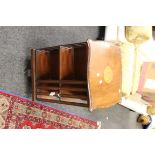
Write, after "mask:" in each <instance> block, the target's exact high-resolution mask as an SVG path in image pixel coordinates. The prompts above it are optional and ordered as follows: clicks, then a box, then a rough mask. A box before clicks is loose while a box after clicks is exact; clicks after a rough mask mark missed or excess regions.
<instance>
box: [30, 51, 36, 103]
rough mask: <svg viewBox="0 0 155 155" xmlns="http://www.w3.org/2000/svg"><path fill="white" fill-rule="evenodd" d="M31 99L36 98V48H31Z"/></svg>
mask: <svg viewBox="0 0 155 155" xmlns="http://www.w3.org/2000/svg"><path fill="white" fill-rule="evenodd" d="M31 78H32V100H33V101H35V100H36V50H35V49H31Z"/></svg>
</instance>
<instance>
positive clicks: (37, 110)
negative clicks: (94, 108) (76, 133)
mask: <svg viewBox="0 0 155 155" xmlns="http://www.w3.org/2000/svg"><path fill="white" fill-rule="evenodd" d="M0 128H1V129H2V128H4V129H38V128H41V129H96V128H100V123H98V122H94V121H91V120H88V119H85V118H82V117H79V116H76V115H73V114H69V113H66V112H63V111H60V110H56V109H54V108H51V107H49V106H45V105H43V104H41V103H37V102H33V101H31V100H29V99H26V98H21V97H19V96H15V95H12V94H9V93H6V92H4V91H0Z"/></svg>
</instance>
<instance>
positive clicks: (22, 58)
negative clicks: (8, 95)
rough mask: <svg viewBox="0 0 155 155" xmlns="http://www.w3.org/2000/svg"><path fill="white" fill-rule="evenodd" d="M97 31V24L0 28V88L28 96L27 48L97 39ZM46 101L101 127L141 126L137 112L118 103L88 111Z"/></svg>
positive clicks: (29, 92) (28, 56)
mask: <svg viewBox="0 0 155 155" xmlns="http://www.w3.org/2000/svg"><path fill="white" fill-rule="evenodd" d="M98 30H99V28H98V27H0V89H4V90H6V91H9V92H12V93H15V94H17V95H21V96H24V97H28V98H30V97H31V85H30V83H31V82H30V80H29V78H27V76H26V68H27V67H29V61H30V49H31V48H41V47H48V46H54V45H59V44H67V43H74V42H82V41H86V40H87V39H88V38H91V39H96V38H97V36H98V33H99V32H98ZM47 104H48V105H50V106H52V107H55V108H57V109H60V110H64V111H66V112H70V113H74V114H77V115H79V116H81V117H86V118H89V119H92V120H94V121H101V122H102V128H108V129H109V128H110V129H111V128H119V129H120V128H123V129H129V128H141V125H140V124H138V123H136V120H137V115H138V114H137V113H135V112H132V111H130V110H128V109H126V108H124V107H122V106H120V105H116V106H113V107H111V108H108V109H99V110H94V111H93V112H89V111H88V109H87V108H82V107H75V106H68V105H59V104H51V103H47Z"/></svg>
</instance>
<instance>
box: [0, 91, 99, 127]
mask: <svg viewBox="0 0 155 155" xmlns="http://www.w3.org/2000/svg"><path fill="white" fill-rule="evenodd" d="M0 93H1V94H3V95H11V96H13V97H16V98H18V99H22V100H23V101H26V102H30V103H31V104H34V105H36V106H41V107H46V108H47V109H48V110H54V111H56V112H62V113H64V114H66V115H69V116H72V117H76V119H77V120H79V121H82V122H83V121H84V122H85V121H86V122H89V123H91V124H92V125H97V127H98V129H100V128H101V122H100V121H93V120H90V119H88V118H84V117H81V116H78V115H76V114H73V113H69V112H65V111H63V110H59V109H56V108H54V107H52V106H48V105H46V104H45V103H43V102H40V101H32V100H31V99H29V98H26V97H21V96H20V95H17V94H14V93H12V92H11V93H10V92H7V91H5V90H1V89H0Z"/></svg>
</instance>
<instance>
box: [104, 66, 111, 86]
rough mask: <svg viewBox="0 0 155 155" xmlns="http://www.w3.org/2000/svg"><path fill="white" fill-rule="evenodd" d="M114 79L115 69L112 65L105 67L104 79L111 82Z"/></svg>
mask: <svg viewBox="0 0 155 155" xmlns="http://www.w3.org/2000/svg"><path fill="white" fill-rule="evenodd" d="M112 79H113V71H112V69H111V67H110V66H107V67H105V69H104V81H105V82H106V83H110V82H111V81H112Z"/></svg>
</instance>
